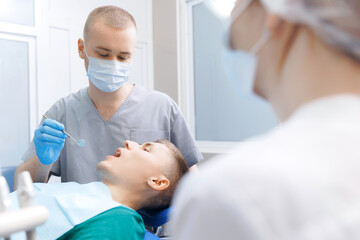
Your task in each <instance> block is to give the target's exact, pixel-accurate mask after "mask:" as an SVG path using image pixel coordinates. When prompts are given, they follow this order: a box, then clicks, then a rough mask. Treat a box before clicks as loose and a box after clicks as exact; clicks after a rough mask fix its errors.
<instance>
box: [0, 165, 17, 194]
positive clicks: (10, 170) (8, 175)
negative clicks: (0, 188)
mask: <svg viewBox="0 0 360 240" xmlns="http://www.w3.org/2000/svg"><path fill="white" fill-rule="evenodd" d="M16 168H17V167H16V166H11V167H2V168H1V173H2V175H3V176H4V177H5V179H6V181H7V183H8V185H9V190H10V192H13V191H14V176H15V171H16ZM0 175H1V174H0Z"/></svg>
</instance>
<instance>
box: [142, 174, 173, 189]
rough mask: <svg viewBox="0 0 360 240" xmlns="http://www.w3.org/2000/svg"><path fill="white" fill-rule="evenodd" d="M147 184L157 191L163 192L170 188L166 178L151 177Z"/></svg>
mask: <svg viewBox="0 0 360 240" xmlns="http://www.w3.org/2000/svg"><path fill="white" fill-rule="evenodd" d="M147 184H148V185H149V186H150V187H151V188H153V189H155V190H158V191H163V190H165V189H167V188H168V187H169V185H170V181H169V179H167V178H166V177H165V176H161V177H151V178H150V179H148V181H147Z"/></svg>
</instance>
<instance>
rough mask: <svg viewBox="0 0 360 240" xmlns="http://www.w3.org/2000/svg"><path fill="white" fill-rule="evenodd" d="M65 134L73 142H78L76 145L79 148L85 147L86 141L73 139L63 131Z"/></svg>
mask: <svg viewBox="0 0 360 240" xmlns="http://www.w3.org/2000/svg"><path fill="white" fill-rule="evenodd" d="M43 117H44V118H45V119H49V118H48V117H47V116H46V115H45V114H43ZM62 132H63V133H65V134H66V136H68V137H69V138H70V139H71V140H73V141H74V142H76V144H77V145H78V146H79V147H84V146H85V140H84V139H79V140H76V139H75V138H73V137H72V136H71V135H70V134H69V133H67V132H66V131H65V130H62Z"/></svg>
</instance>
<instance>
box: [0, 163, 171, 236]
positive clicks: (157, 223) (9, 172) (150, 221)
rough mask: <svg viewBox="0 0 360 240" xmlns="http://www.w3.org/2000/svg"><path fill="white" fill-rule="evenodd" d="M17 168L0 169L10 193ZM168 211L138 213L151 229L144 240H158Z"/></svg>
mask: <svg viewBox="0 0 360 240" xmlns="http://www.w3.org/2000/svg"><path fill="white" fill-rule="evenodd" d="M16 168H17V166H11V167H2V168H1V171H2V175H3V176H4V177H5V179H6V181H7V182H8V185H9V190H10V192H13V191H14V175H15V171H16ZM169 211H170V209H169V208H168V209H165V210H162V211H159V212H150V211H145V210H139V211H138V213H139V214H140V215H141V216H142V218H143V220H144V223H145V225H146V226H147V227H148V228H151V229H150V230H151V231H152V232H154V233H152V232H150V231H148V230H146V232H145V238H144V240H159V239H160V238H159V237H158V236H159V235H160V234H161V231H162V225H164V224H165V223H166V222H167V221H168V219H169Z"/></svg>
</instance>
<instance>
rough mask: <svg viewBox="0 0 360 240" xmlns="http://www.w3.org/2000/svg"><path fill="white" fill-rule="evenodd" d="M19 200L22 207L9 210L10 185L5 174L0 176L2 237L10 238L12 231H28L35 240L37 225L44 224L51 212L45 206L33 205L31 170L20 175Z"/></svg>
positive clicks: (28, 234)
mask: <svg viewBox="0 0 360 240" xmlns="http://www.w3.org/2000/svg"><path fill="white" fill-rule="evenodd" d="M18 183H19V192H18V196H19V202H20V206H21V207H22V208H21V209H19V210H15V211H4V210H7V209H8V208H9V206H10V204H11V202H10V200H9V197H8V194H9V187H8V185H7V183H6V180H5V178H4V177H3V176H0V237H5V239H9V238H8V236H10V235H11V234H12V233H15V232H19V231H24V230H25V231H27V238H28V239H31V240H34V239H36V237H35V231H34V229H35V227H37V226H39V225H41V224H43V223H44V222H45V221H46V220H47V219H48V217H49V212H48V210H47V209H46V208H45V207H42V206H32V203H33V196H34V193H33V186H32V181H31V178H30V175H29V172H24V173H21V174H20V175H19V180H18Z"/></svg>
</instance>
